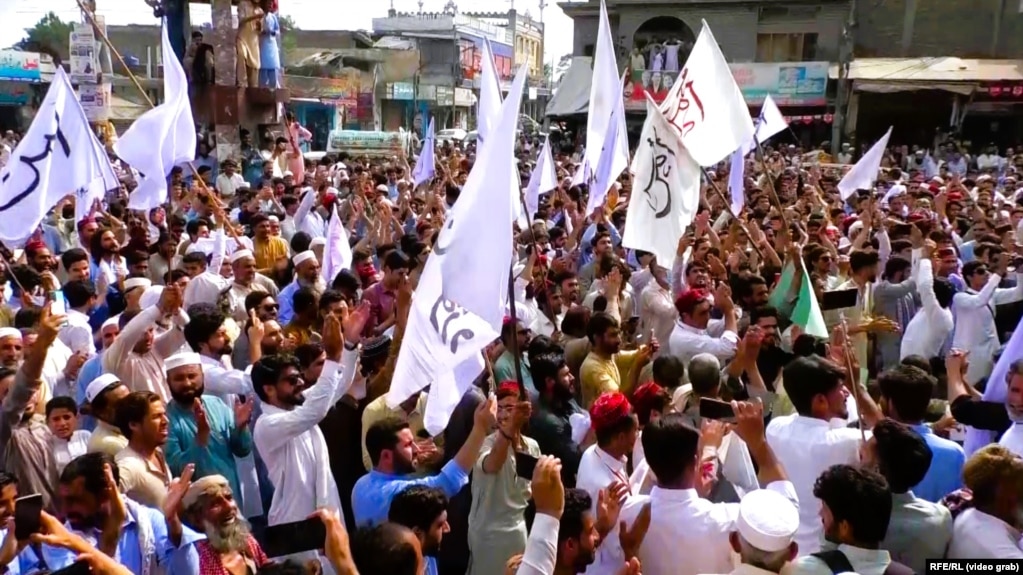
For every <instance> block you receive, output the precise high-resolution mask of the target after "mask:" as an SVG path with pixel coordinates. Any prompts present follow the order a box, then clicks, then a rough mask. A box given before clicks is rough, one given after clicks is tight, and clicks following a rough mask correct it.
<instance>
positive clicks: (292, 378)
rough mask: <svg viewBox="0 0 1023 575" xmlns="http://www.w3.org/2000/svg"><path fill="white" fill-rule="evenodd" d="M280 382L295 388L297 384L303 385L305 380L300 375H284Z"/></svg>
mask: <svg viewBox="0 0 1023 575" xmlns="http://www.w3.org/2000/svg"><path fill="white" fill-rule="evenodd" d="M281 381H282V382H285V383H288V384H290V385H291V386H292V387H297V386H298V385H299V384H302V383H305V379H304V378H303V377H302V374H300V373H293V374H291V375H286V376H284V377H282V378H281Z"/></svg>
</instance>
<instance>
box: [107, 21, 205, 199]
mask: <svg viewBox="0 0 1023 575" xmlns="http://www.w3.org/2000/svg"><path fill="white" fill-rule="evenodd" d="M162 35H163V44H162V47H163V48H162V49H163V58H164V59H163V94H164V102H163V104H160V105H159V106H157V107H155V108H153V109H152V110H149V111H148V112H146V113H145V114H142V116H140V117H139V118H138V119H136V120H135V122H133V123H132V125H131V127H129V128H128V130H127V131H125V132H124V134H123V135H122V136H121V137H120V139H118V140H117V143H116V144H114V151H115V152H117V157H119V158H121V160H122V161H125V162H127V163H128V164H130V165H131V167H133V168H135V169H136V170H138V171H139V174H140V175H141V176H142V179H141V180H140V181H139V187H138V189H136V190H135V191H134V192H133V193H132V194H131V196H130V197H129V198H128V207H129V208H131V209H133V210H148V209H152V208H155V207H157V206H159V205H160V204H163V203H165V202H166V201H167V181H166V179H167V174H169V173H170V171H171V169H173V168H174V166H176V165H178V164H182V163H185V162H191V161H192V160H194V159H195V147H196V131H195V120H193V119H192V104H191V103H190V102H189V100H188V79H187V78H186V77H185V70H184V69H183V68H182V67H181V62H180V61H178V59H177V57H176V56H175V55H174V48H173V46H171V43H170V38H169V37H168V35H167V23H166V22H164V25H163V33H162ZM145 180H148V182H147V181H145Z"/></svg>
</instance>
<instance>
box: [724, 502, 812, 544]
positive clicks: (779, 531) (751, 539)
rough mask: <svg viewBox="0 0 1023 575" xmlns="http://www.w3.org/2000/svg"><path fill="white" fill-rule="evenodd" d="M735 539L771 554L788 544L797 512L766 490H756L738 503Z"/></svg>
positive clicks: (796, 522) (797, 523)
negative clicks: (738, 536) (736, 535)
mask: <svg viewBox="0 0 1023 575" xmlns="http://www.w3.org/2000/svg"><path fill="white" fill-rule="evenodd" d="M735 524H736V528H737V530H738V531H739V535H740V536H741V537H742V538H743V539H745V540H746V542H747V543H749V544H750V545H752V546H753V547H756V548H757V549H759V550H761V551H766V552H768V553H774V552H777V551H781V550H782V549H785V548H786V547H788V546H789V545H790V544H792V539H793V537H795V535H796V529H798V528H799V511H798V510H796V506H795V505H793V504H792V502H791V501H789V500H788V499H786V498H785V496H783V495H782V494H780V493H777V492H775V491H771V490H770V489H756V490H754V491H751V492H749V493H747V494H746V495H745V496H743V498H742V501H740V502H739V517H738V518H737V519H736V521H735Z"/></svg>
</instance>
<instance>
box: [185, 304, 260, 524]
mask: <svg viewBox="0 0 1023 575" xmlns="http://www.w3.org/2000/svg"><path fill="white" fill-rule="evenodd" d="M188 312H189V313H188V315H189V318H190V320H189V322H188V325H187V326H185V339H186V340H187V341H188V345H189V346H190V347H191V348H192V350H193V351H195V352H196V354H182V355H183V356H184V357H182V359H181V360H179V361H177V362H175V364H176V365H179V366H180V365H184V364H181V363H180V361H187V362H191V361H192V360H193V359H198V362H199V366H198V367H199V369H201V372H202V373H201V379H199V382H200V384H201V385H202V387H203V388H202V389H201V390H200V391H199V395H202V394H204V393H205V394H209V395H210V396H214V397H217V398H219V399H220V400H221V401H223V403H224V404H225V406H227V405H232V406H235V413H236V415H237V414H239V413H241V414H242V415H244V417H242V418H240V419H239V418H237V417H236V418H235V421H233V422H232V423H231V426H230V427H229V429H231V428H234V427H235V426H236V425H240V423H239V422H240V421H245V422H248V420H249V417H250V414H251V412H252V406H253V405H254V404H255V398H254V394H253V389H252V382H251V380H250V378H249V376H248V375H246V374H245V372H243V371H241V370H238V369H234V368H233V367H232V366H230V364H228V363H227V361H228V360H227V358H229V357H231V352H232V349H231V341H230V339H229V338H228V336H227V330H226V328H225V327H224V322H225V320H226V318H225V317H224V314H223V313H222V312H221V311H220V310H219V309H217V308H215V307H214V306H211V305H205V304H203V305H194V306H192V307H190V308H188ZM264 328H265V326H262V325H257V326H255V327H253V326H251V325H250V326H249V334H248V335H249V337H250V338H252V339H257V338H258V340H259V341H260V343H262V340H263V337H262V335H261V333H260V332H261V330H262V329H264ZM260 352H261V353H262V349H260ZM175 357H177V356H175ZM189 364H190V363H189ZM182 369H184V368H182ZM190 369H193V368H190ZM167 373H168V383H169V382H170V370H169V369H168V372H167ZM171 393H172V395H173V391H172V392H171ZM239 410H240V411H239ZM198 420H199V419H198V418H197V421H198ZM225 421H226V420H225ZM233 457H235V459H234V463H235V465H236V469H237V475H238V478H239V481H240V486H239V487H238V489H236V490H235V493H237V494H238V495H239V497H240V498H241V500H242V510H243V511H244V513H245V516H246V517H258V516H260V515H263V505H262V503H261V501H260V498H259V496H258V493H259V478H258V476H257V474H256V462H255V458H254V456H253V454H252V450H251V448H250V449H249V450H248V452H247V453H244V454H242V455H239V454H238V453H234V455H233ZM227 460H229V458H228V459H226V460H225V461H227ZM190 461H194V460H192V459H186V460H184V461H182V463H181V464H182V465H184V464H185V463H188V462H190ZM221 475H226V474H225V473H221ZM227 476H228V477H230V475H227Z"/></svg>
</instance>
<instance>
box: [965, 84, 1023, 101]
mask: <svg viewBox="0 0 1023 575" xmlns="http://www.w3.org/2000/svg"><path fill="white" fill-rule="evenodd" d="M974 99H976V100H981V101H991V102H1019V101H1023V82H1013V81H1005V82H996V83H987V82H984V83H982V84H981V85H980V86H978V87H977V90H976V92H974Z"/></svg>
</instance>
